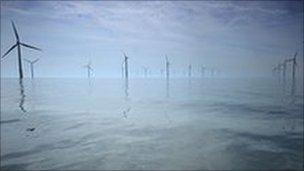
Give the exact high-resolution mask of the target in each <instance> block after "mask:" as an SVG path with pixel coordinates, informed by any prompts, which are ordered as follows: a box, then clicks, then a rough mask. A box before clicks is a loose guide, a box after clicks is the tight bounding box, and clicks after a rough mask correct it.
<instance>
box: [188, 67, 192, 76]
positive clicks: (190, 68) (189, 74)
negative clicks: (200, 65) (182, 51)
mask: <svg viewBox="0 0 304 171" xmlns="http://www.w3.org/2000/svg"><path fill="white" fill-rule="evenodd" d="M191 72H192V65H191V64H189V66H188V77H189V78H191Z"/></svg>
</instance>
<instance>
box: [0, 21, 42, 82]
mask: <svg viewBox="0 0 304 171" xmlns="http://www.w3.org/2000/svg"><path fill="white" fill-rule="evenodd" d="M11 22H12V26H13V30H14V33H15V37H16V44H14V45H13V46H12V47H11V48H10V49H9V50H8V51H7V52H6V53H5V54H4V55H3V56H2V57H1V58H4V57H5V56H6V55H7V54H9V53H10V52H11V51H12V50H13V49H14V48H15V47H17V51H18V67H19V78H20V79H22V78H23V70H22V59H21V46H24V47H27V48H30V49H34V50H38V51H42V50H41V49H39V48H37V47H34V46H31V45H28V44H25V43H22V42H20V39H19V35H18V32H17V29H16V26H15V24H14V22H13V21H11Z"/></svg>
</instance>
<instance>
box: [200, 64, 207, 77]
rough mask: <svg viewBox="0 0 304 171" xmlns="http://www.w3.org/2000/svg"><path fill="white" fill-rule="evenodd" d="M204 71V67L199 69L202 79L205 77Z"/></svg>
mask: <svg viewBox="0 0 304 171" xmlns="http://www.w3.org/2000/svg"><path fill="white" fill-rule="evenodd" d="M205 69H206V68H205V67H204V66H202V67H201V76H202V77H204V76H205Z"/></svg>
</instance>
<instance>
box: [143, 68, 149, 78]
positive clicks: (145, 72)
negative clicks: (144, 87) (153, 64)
mask: <svg viewBox="0 0 304 171" xmlns="http://www.w3.org/2000/svg"><path fill="white" fill-rule="evenodd" d="M142 68H143V70H144V75H145V77H146V78H147V76H148V68H147V67H142Z"/></svg>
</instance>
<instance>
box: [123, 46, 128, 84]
mask: <svg viewBox="0 0 304 171" xmlns="http://www.w3.org/2000/svg"><path fill="white" fill-rule="evenodd" d="M123 54H124V57H125V58H124V64H125V67H124V68H125V79H126V81H127V80H128V78H129V71H128V59H129V57H128V56H127V55H126V53H125V52H123Z"/></svg>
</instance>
